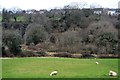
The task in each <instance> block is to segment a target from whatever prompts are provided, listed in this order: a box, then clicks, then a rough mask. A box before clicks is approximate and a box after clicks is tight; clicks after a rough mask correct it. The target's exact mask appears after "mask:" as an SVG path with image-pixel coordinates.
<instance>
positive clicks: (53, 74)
mask: <svg viewBox="0 0 120 80" xmlns="http://www.w3.org/2000/svg"><path fill="white" fill-rule="evenodd" d="M57 73H58V72H57V71H53V72H51V73H50V76H55V75H57Z"/></svg>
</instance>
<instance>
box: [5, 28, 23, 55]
mask: <svg viewBox="0 0 120 80" xmlns="http://www.w3.org/2000/svg"><path fill="white" fill-rule="evenodd" d="M20 44H21V35H20V34H19V33H18V31H14V30H5V31H4V32H3V45H4V46H7V47H8V48H9V50H10V52H11V53H13V54H15V55H16V54H17V53H20V52H21V46H20Z"/></svg>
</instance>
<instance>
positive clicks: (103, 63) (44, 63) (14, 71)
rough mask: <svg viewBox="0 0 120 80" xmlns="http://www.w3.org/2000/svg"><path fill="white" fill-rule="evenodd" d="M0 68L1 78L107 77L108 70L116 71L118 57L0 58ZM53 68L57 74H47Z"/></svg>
mask: <svg viewBox="0 0 120 80" xmlns="http://www.w3.org/2000/svg"><path fill="white" fill-rule="evenodd" d="M96 61H98V62H99V64H98V65H97V64H95V62H96ZM2 70H3V72H2V77H3V78H109V77H110V76H108V73H109V70H113V71H116V72H118V59H73V58H14V59H2ZM53 70H58V75H57V76H49V74H50V72H51V71H53Z"/></svg>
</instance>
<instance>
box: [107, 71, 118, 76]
mask: <svg viewBox="0 0 120 80" xmlns="http://www.w3.org/2000/svg"><path fill="white" fill-rule="evenodd" d="M109 76H117V73H116V72H114V71H112V70H110V71H109Z"/></svg>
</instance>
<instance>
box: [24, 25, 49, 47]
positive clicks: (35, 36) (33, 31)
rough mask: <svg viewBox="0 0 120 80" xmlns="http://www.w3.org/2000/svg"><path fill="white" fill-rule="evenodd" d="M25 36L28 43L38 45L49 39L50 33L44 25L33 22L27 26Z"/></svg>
mask: <svg viewBox="0 0 120 80" xmlns="http://www.w3.org/2000/svg"><path fill="white" fill-rule="evenodd" d="M24 37H25V40H26V43H27V44H30V43H34V44H35V45H36V44H38V43H40V42H44V41H45V40H47V38H48V33H47V32H46V31H45V29H44V27H43V26H42V25H40V24H36V23H32V24H29V25H28V26H27V28H26V33H25V35H24Z"/></svg>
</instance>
